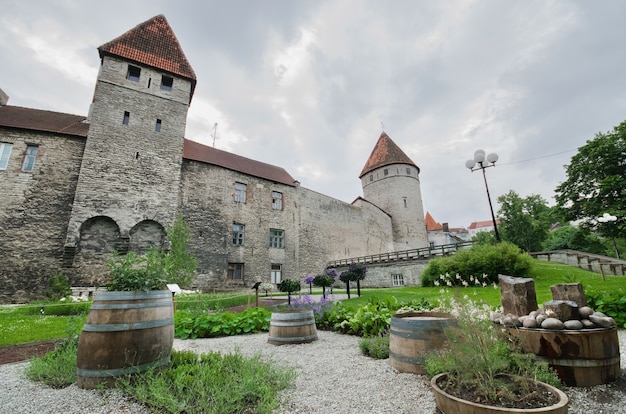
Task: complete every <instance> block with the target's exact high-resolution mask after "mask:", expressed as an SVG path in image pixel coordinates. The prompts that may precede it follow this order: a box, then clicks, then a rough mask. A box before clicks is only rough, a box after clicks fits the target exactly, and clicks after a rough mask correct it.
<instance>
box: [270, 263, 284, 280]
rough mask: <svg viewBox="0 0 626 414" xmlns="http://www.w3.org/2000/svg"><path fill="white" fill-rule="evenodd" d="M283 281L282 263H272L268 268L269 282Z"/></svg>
mask: <svg viewBox="0 0 626 414" xmlns="http://www.w3.org/2000/svg"><path fill="white" fill-rule="evenodd" d="M282 281H283V265H281V264H280V263H272V268H271V270H270V282H272V283H280V282H282Z"/></svg>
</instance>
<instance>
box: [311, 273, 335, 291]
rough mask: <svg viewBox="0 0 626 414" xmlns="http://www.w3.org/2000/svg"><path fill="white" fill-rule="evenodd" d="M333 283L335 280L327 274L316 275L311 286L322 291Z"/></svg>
mask: <svg viewBox="0 0 626 414" xmlns="http://www.w3.org/2000/svg"><path fill="white" fill-rule="evenodd" d="M333 283H335V279H333V278H332V277H330V276H328V275H327V274H321V275H317V276H315V277H314V278H313V285H315V286H317V287H321V288H324V289H325V288H327V287H330V286H331V285H332V284H333Z"/></svg>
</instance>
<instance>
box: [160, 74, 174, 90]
mask: <svg viewBox="0 0 626 414" xmlns="http://www.w3.org/2000/svg"><path fill="white" fill-rule="evenodd" d="M172 86H174V78H172V77H171V76H165V75H163V76H162V77H161V89H162V90H164V91H171V90H172Z"/></svg>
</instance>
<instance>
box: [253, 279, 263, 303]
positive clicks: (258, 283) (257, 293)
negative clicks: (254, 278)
mask: <svg viewBox="0 0 626 414" xmlns="http://www.w3.org/2000/svg"><path fill="white" fill-rule="evenodd" d="M259 286H261V282H256V283H255V284H254V286H252V289H253V290H255V293H256V295H255V296H256V299H255V301H254V304H255V307H257V308H258V307H259Z"/></svg>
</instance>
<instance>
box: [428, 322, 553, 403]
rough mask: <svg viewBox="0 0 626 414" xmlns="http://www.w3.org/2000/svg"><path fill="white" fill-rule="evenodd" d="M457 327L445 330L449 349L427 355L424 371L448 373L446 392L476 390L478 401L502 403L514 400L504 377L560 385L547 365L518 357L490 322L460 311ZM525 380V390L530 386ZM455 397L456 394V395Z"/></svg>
mask: <svg viewBox="0 0 626 414" xmlns="http://www.w3.org/2000/svg"><path fill="white" fill-rule="evenodd" d="M460 314H461V316H460V317H459V318H458V323H457V325H456V326H454V325H453V326H451V327H449V328H447V329H446V330H445V334H446V337H447V344H446V346H444V347H442V348H440V349H437V350H435V351H432V352H430V353H428V354H427V355H426V357H425V364H424V368H425V370H426V372H427V374H428V375H429V376H430V377H434V376H435V375H437V374H440V373H443V372H446V373H448V380H447V382H446V384H445V389H446V391H448V392H450V389H466V390H473V394H474V397H475V398H476V400H477V401H492V402H496V403H497V402H499V401H501V400H502V399H503V398H511V396H512V390H511V389H510V383H509V381H507V380H506V379H504V378H503V377H502V374H508V375H516V376H519V377H521V378H523V379H537V378H539V377H540V378H541V379H542V380H543V381H544V382H547V383H548V384H550V385H553V386H558V385H560V380H559V378H558V376H557V375H556V374H555V373H554V372H552V371H550V369H549V368H548V365H547V364H546V363H542V362H539V361H538V360H536V359H535V358H534V356H531V355H528V354H526V355H524V354H521V353H519V352H518V351H517V350H516V349H515V348H514V347H513V346H512V345H511V343H508V342H506V341H505V340H504V338H503V336H502V334H501V333H499V332H498V331H497V330H496V327H495V325H494V324H493V323H492V322H491V321H490V320H489V319H488V318H480V317H476V314H475V312H472V311H471V310H461V312H460ZM527 383H528V381H526V380H522V384H521V385H522V386H530V384H527ZM453 394H454V393H453Z"/></svg>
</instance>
